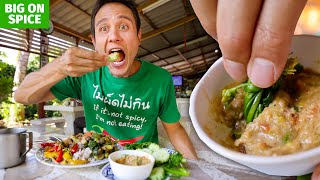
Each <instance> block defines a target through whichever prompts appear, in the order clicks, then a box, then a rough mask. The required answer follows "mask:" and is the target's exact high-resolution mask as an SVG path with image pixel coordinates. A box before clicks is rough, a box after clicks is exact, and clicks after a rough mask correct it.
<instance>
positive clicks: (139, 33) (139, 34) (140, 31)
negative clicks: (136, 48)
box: [138, 28, 142, 44]
mask: <svg viewBox="0 0 320 180" xmlns="http://www.w3.org/2000/svg"><path fill="white" fill-rule="evenodd" d="M141 38H142V30H141V28H140V29H139V32H138V39H139V42H140V43H139V44H141Z"/></svg>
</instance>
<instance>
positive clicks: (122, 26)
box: [120, 25, 129, 30]
mask: <svg viewBox="0 0 320 180" xmlns="http://www.w3.org/2000/svg"><path fill="white" fill-rule="evenodd" d="M128 28H129V27H128V26H127V25H120V29H121V30H125V29H128Z"/></svg>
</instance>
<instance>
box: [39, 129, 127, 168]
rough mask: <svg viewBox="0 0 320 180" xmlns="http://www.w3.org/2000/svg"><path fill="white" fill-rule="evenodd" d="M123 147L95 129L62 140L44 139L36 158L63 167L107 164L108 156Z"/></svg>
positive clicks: (50, 164) (44, 162) (47, 163)
mask: <svg viewBox="0 0 320 180" xmlns="http://www.w3.org/2000/svg"><path fill="white" fill-rule="evenodd" d="M119 148H121V147H120V146H119V145H118V144H117V141H113V140H112V139H111V138H110V137H109V136H107V135H104V134H100V133H96V132H93V131H90V132H86V133H84V134H82V133H79V134H77V135H74V136H70V137H68V138H66V139H63V140H62V141H44V142H42V143H41V147H40V148H39V149H38V150H37V152H36V154H35V155H36V159H37V160H38V161H39V162H41V163H43V164H46V165H49V166H55V167H61V168H81V167H90V166H97V165H101V164H105V163H107V162H108V156H109V154H111V153H112V152H114V151H117V150H119Z"/></svg>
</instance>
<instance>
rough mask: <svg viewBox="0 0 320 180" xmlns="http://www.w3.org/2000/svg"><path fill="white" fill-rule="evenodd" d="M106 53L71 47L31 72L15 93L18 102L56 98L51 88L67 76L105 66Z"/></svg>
mask: <svg viewBox="0 0 320 180" xmlns="http://www.w3.org/2000/svg"><path fill="white" fill-rule="evenodd" d="M106 63H107V60H106V58H105V56H104V55H101V54H98V53H97V52H92V51H89V50H85V49H81V48H78V47H73V48H69V49H68V50H67V51H66V52H65V53H64V55H63V56H61V57H59V58H57V59H55V60H54V61H52V62H50V63H49V64H47V65H46V66H44V67H43V68H41V69H40V70H39V71H36V72H33V73H30V74H29V75H28V76H26V78H25V79H24V80H23V82H22V83H21V85H20V86H19V87H18V89H17V90H16V91H15V93H14V99H15V101H16V102H19V103H22V104H35V103H39V102H45V101H48V100H51V99H54V98H55V97H54V95H53V94H52V93H51V92H50V88H51V87H53V86H54V85H55V84H57V83H58V82H59V81H61V80H62V79H64V78H65V77H67V76H72V77H78V76H82V75H83V74H86V73H88V72H93V71H95V70H97V69H98V68H100V67H101V66H105V65H106Z"/></svg>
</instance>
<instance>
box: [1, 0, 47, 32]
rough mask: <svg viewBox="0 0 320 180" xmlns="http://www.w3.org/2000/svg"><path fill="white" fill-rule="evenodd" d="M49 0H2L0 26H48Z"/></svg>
mask: <svg viewBox="0 0 320 180" xmlns="http://www.w3.org/2000/svg"><path fill="white" fill-rule="evenodd" d="M49 11H50V10H49V0H1V1H0V19H1V21H0V28H48V27H49V16H50V12H49Z"/></svg>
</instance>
